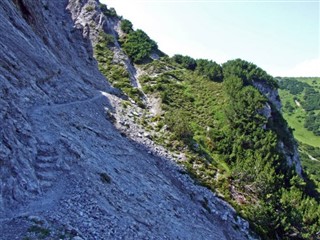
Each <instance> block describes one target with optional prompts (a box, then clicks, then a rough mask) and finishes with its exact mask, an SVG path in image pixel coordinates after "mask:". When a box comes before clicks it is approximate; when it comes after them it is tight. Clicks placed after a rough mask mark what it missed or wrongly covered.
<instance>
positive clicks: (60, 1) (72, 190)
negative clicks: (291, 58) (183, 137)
mask: <svg viewBox="0 0 320 240" xmlns="http://www.w3.org/2000/svg"><path fill="white" fill-rule="evenodd" d="M88 2H89V3H90V4H91V2H93V1H91V0H90V1H89V0H88V1H87V0H78V1H75V0H70V1H67V0H55V1H46V0H37V1H36V0H14V1H11V0H2V1H1V2H0V32H1V34H0V141H1V142H0V180H1V182H0V239H23V238H26V237H29V238H31V239H38V238H42V239H43V238H46V239H59V238H61V236H64V237H68V238H73V239H78V240H79V239H248V238H250V236H249V235H248V223H247V222H245V221H244V220H242V219H241V218H239V217H237V216H236V214H235V211H234V210H233V209H232V207H231V206H229V205H228V204H226V203H225V202H223V201H222V200H220V199H218V198H217V197H216V196H215V195H214V194H213V193H211V192H210V191H208V190H207V189H205V188H202V187H200V186H197V185H195V184H194V183H193V181H192V180H191V179H190V178H189V177H188V176H187V175H186V174H185V172H184V171H183V170H182V169H180V168H179V167H177V166H176V165H175V164H174V163H173V162H171V161H169V160H168V159H166V158H163V157H159V156H156V155H154V154H150V153H148V151H146V150H145V147H144V146H143V145H141V144H139V143H135V142H133V141H131V140H130V139H128V138H126V137H124V136H122V135H121V134H120V133H119V132H118V131H117V130H116V129H115V127H114V126H113V124H112V122H111V121H110V118H109V115H108V114H107V112H110V111H111V112H112V111H114V108H117V104H116V102H117V101H111V100H110V99H111V96H112V98H117V97H116V96H115V95H114V94H115V93H116V91H115V90H114V89H112V88H111V87H110V85H109V84H108V82H107V81H106V79H104V77H103V76H102V75H101V74H100V72H99V71H98V69H97V63H96V62H95V60H94V59H93V57H92V54H93V51H92V41H91V40H92V39H93V38H92V37H91V36H94V35H90V32H88V31H91V30H90V29H89V28H87V27H86V26H87V25H86V24H85V23H82V24H78V22H77V21H75V19H76V18H75V16H76V15H77V14H78V13H81V12H83V8H84V7H85V6H86V5H87V4H88ZM83 14H86V13H83ZM91 14H92V16H95V17H96V19H98V20H99V13H98V12H97V13H95V12H93V13H91ZM101 24H102V23H101ZM90 39H91V40H90Z"/></svg>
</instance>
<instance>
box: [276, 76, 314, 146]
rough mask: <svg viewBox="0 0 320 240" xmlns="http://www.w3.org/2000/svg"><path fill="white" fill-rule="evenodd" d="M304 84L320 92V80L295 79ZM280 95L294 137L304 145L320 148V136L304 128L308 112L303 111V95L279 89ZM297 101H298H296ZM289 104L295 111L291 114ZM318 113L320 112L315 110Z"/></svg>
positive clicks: (285, 116)
mask: <svg viewBox="0 0 320 240" xmlns="http://www.w3.org/2000/svg"><path fill="white" fill-rule="evenodd" d="M293 79H295V80H298V81H300V82H303V83H307V84H308V85H310V86H312V87H313V88H314V89H315V90H316V91H320V78H293ZM279 95H280V98H281V101H282V104H283V108H282V111H283V115H284V118H285V119H286V120H287V122H288V124H289V126H290V127H291V128H293V129H294V131H293V133H294V137H295V138H296V139H297V140H298V141H299V142H302V143H305V144H308V145H310V146H314V147H320V136H316V135H315V134H314V133H313V132H311V131H309V130H307V129H306V128H305V127H304V122H305V118H306V116H307V112H306V111H305V110H304V109H303V107H302V106H301V104H302V103H303V93H299V94H296V95H293V94H291V93H290V91H288V90H285V89H279ZM295 99H296V100H295ZM287 103H289V104H290V105H291V106H292V107H293V108H294V110H293V111H292V112H291V113H290V112H289V111H288V109H287V108H286V107H285V106H286V104H287ZM314 112H315V113H318V112H319V110H315V111H314Z"/></svg>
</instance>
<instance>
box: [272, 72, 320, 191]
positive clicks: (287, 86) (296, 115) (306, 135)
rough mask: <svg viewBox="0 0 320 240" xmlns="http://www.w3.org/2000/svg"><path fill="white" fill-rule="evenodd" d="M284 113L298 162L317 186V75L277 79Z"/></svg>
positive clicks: (319, 104)
mask: <svg viewBox="0 0 320 240" xmlns="http://www.w3.org/2000/svg"><path fill="white" fill-rule="evenodd" d="M278 80H279V86H280V89H279V94H280V98H281V101H282V103H283V108H282V110H283V115H284V118H285V119H286V120H287V121H288V124H289V126H290V127H291V128H292V129H293V134H294V137H295V138H296V139H297V141H298V142H299V151H300V156H301V162H302V165H303V166H304V169H305V171H306V172H308V173H309V174H310V177H311V178H312V179H314V180H315V181H316V183H317V185H318V189H319V187H320V78H278Z"/></svg>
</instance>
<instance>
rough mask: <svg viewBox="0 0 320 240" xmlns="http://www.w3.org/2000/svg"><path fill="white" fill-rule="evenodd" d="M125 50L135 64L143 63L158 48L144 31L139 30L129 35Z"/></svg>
mask: <svg viewBox="0 0 320 240" xmlns="http://www.w3.org/2000/svg"><path fill="white" fill-rule="evenodd" d="M123 49H124V50H125V52H126V53H127V55H128V56H129V57H130V59H131V60H132V61H133V62H134V63H141V62H142V61H143V60H145V59H147V58H148V57H149V55H150V54H151V52H152V51H155V50H157V49H158V46H157V44H156V42H155V41H153V40H151V39H150V37H149V36H148V35H147V34H146V33H145V32H144V31H142V30H140V29H138V30H137V31H134V32H131V33H129V34H128V35H127V38H126V39H125V41H124V43H123Z"/></svg>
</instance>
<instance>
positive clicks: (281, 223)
mask: <svg viewBox="0 0 320 240" xmlns="http://www.w3.org/2000/svg"><path fill="white" fill-rule="evenodd" d="M105 9H107V8H106V7H105ZM108 11H109V12H110V11H111V9H110V10H108ZM108 11H106V13H105V14H106V16H109V18H111V19H112V24H111V25H110V26H109V27H110V28H111V29H113V30H116V33H115V34H114V32H113V31H110V30H107V31H103V32H100V34H99V35H100V37H99V38H98V42H97V43H96V45H95V57H96V59H97V61H98V63H99V69H100V71H101V72H102V73H103V74H104V75H105V76H106V77H107V78H108V79H109V81H110V82H111V83H112V84H113V86H115V87H117V88H119V89H121V91H122V92H123V93H124V94H125V95H126V96H127V97H128V101H123V103H122V106H121V108H122V109H121V110H120V111H117V112H116V113H115V114H114V118H115V121H116V126H117V127H118V128H119V129H121V131H123V132H124V134H127V135H129V136H131V137H133V138H135V139H136V140H137V141H140V142H142V143H143V144H149V143H150V139H152V140H154V141H155V142H156V143H158V144H160V145H161V146H162V148H165V149H167V150H169V152H170V153H172V154H173V155H175V156H176V158H177V161H178V162H180V163H181V164H183V165H184V166H185V168H186V169H187V170H188V172H189V174H190V175H191V176H192V177H193V178H194V179H195V180H196V181H198V182H199V183H201V184H202V185H204V186H206V187H208V188H209V189H211V190H212V191H214V192H217V193H218V194H219V195H220V196H221V197H222V198H224V199H226V200H227V201H228V202H230V203H231V204H232V205H233V206H234V207H235V208H236V209H237V211H238V212H239V213H240V214H241V215H242V216H244V217H245V218H247V219H249V220H250V225H251V227H252V228H254V229H255V230H256V231H257V232H258V233H259V234H260V235H261V236H262V237H263V238H266V239H274V238H279V237H281V238H283V239H289V238H292V237H295V238H306V239H310V238H311V239H316V238H317V237H318V234H319V233H318V231H317V229H318V228H319V219H320V208H319V204H318V200H319V193H318V192H317V190H316V189H315V186H314V185H313V183H312V181H309V179H308V177H307V176H305V174H304V172H303V171H302V168H301V164H300V159H299V153H298V147H297V143H296V142H295V140H294V138H293V135H292V132H291V130H290V129H289V128H288V126H287V123H286V121H285V120H284V119H283V117H282V114H281V102H280V98H279V95H278V92H277V87H278V84H277V82H276V80H275V79H273V78H272V77H271V76H270V75H268V74H267V73H266V72H265V71H263V70H262V69H260V68H259V67H257V66H255V65H254V64H252V63H248V62H246V61H243V60H241V59H236V60H232V61H228V62H226V63H225V64H223V65H222V66H220V65H218V64H217V63H215V62H212V61H209V60H206V59H197V60H195V59H192V58H191V57H189V56H182V55H175V56H173V57H172V58H169V57H167V56H165V54H163V53H162V52H161V51H159V49H158V48H157V45H156V43H155V42H154V41H153V40H152V39H150V38H149V37H148V35H147V34H146V33H144V32H143V31H142V30H139V29H138V30H134V29H133V26H132V24H131V23H130V21H128V20H126V19H123V18H122V17H119V16H117V15H116V14H115V12H114V11H113V13H114V14H113V15H112V16H110V14H109V12H108ZM126 55H127V56H128V57H129V59H130V60H131V62H132V63H133V64H132V65H131V64H130V61H129V62H128V61H127V58H128V57H127V56H126ZM132 69H134V71H132ZM135 83H136V84H135ZM125 112H129V118H128V117H125V116H124V115H125ZM135 132H136V133H135ZM297 203H298V204H297Z"/></svg>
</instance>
